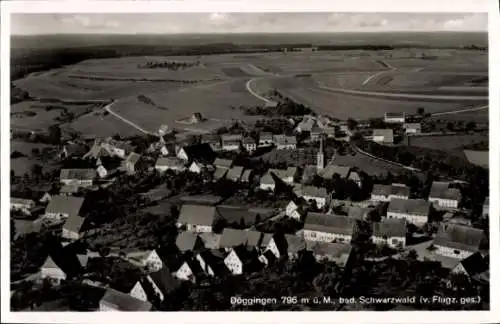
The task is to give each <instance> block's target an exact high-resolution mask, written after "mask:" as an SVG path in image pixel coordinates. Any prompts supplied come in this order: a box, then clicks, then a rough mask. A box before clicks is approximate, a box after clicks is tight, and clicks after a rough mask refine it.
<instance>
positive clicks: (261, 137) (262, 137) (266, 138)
mask: <svg viewBox="0 0 500 324" xmlns="http://www.w3.org/2000/svg"><path fill="white" fill-rule="evenodd" d="M272 140H273V134H271V133H267V132H261V133H260V134H259V141H272Z"/></svg>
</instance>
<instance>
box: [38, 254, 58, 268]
mask: <svg viewBox="0 0 500 324" xmlns="http://www.w3.org/2000/svg"><path fill="white" fill-rule="evenodd" d="M41 268H44V269H61V268H60V267H59V266H58V265H57V264H56V263H55V262H54V259H52V257H51V256H50V255H49V256H48V257H47V259H45V262H44V263H43V265H42V266H41Z"/></svg>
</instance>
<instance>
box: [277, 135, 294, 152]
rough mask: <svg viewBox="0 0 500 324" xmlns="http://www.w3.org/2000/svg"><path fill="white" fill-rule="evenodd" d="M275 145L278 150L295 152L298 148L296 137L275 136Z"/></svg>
mask: <svg viewBox="0 0 500 324" xmlns="http://www.w3.org/2000/svg"><path fill="white" fill-rule="evenodd" d="M273 141H274V143H276V148H277V149H278V150H294V149H296V148H297V139H296V138H295V136H287V135H274V137H273Z"/></svg>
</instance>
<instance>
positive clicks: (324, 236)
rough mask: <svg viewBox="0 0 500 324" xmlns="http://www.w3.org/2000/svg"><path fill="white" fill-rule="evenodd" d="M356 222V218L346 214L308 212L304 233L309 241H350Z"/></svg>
mask: <svg viewBox="0 0 500 324" xmlns="http://www.w3.org/2000/svg"><path fill="white" fill-rule="evenodd" d="M355 224H356V221H355V220H354V219H352V218H349V217H345V216H339V215H331V214H323V213H307V216H306V219H305V222H304V229H303V234H304V238H305V239H306V240H308V241H319V242H332V241H338V242H343V243H349V242H350V241H351V239H352V235H353V233H354V230H355Z"/></svg>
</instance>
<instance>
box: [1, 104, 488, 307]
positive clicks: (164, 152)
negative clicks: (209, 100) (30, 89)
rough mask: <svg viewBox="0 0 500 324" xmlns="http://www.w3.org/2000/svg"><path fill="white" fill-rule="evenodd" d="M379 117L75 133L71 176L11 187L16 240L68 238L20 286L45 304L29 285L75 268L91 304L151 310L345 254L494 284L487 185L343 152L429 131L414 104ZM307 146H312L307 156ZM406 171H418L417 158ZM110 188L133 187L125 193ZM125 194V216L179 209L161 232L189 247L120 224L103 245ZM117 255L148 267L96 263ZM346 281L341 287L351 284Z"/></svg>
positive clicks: (70, 274)
mask: <svg viewBox="0 0 500 324" xmlns="http://www.w3.org/2000/svg"><path fill="white" fill-rule="evenodd" d="M193 118H197V119H200V117H199V116H193ZM378 124H379V125H382V126H383V127H381V128H373V127H372V125H371V124H370V122H368V121H354V120H349V121H336V120H331V119H330V118H328V117H326V116H313V115H310V116H303V117H301V118H298V119H296V120H290V121H289V124H288V125H287V128H288V130H287V131H286V132H283V133H276V132H274V133H273V132H271V131H270V130H266V131H262V129H250V130H249V129H242V128H241V127H239V126H238V125H236V126H234V127H233V128H231V129H225V130H223V131H222V132H218V133H214V134H206V135H205V134H203V135H193V136H189V137H188V136H184V138H181V139H179V138H178V137H176V135H177V134H175V133H173V132H172V131H171V130H169V129H168V127H162V128H161V129H160V130H159V131H158V134H157V136H156V137H154V136H149V137H148V138H147V139H145V140H144V141H143V142H141V145H140V146H137V145H136V146H134V143H133V142H134V141H129V140H124V139H115V138H107V139H99V138H96V139H93V140H90V141H89V140H87V141H84V140H82V139H78V138H77V139H71V140H65V141H63V142H62V143H61V145H60V148H61V149H60V151H59V152H57V157H54V159H56V160H57V161H59V163H61V164H63V165H64V166H65V167H62V168H61V169H60V170H56V171H55V172H56V173H55V174H56V175H57V173H58V174H59V176H58V179H56V180H54V183H52V184H51V185H50V186H46V187H47V190H46V191H43V190H41V191H40V190H38V191H37V190H36V189H35V188H37V187H38V186H37V184H36V180H34V178H30V184H32V186H31V187H32V189H33V190H29V195H27V194H25V195H23V194H22V192H20V191H19V190H18V191H15V190H14V191H13V192H12V196H11V201H10V206H11V219H13V220H14V221H13V222H11V225H13V224H14V226H13V227H14V228H15V229H14V233H15V236H16V238H14V237H12V238H11V239H12V240H14V239H18V238H19V237H21V239H23V237H27V236H30V235H31V236H36V235H40V233H42V232H43V233H49V234H47V235H49V236H50V237H51V239H50V240H51V242H56V243H55V245H56V246H57V247H56V248H50V249H42V250H43V251H45V252H44V253H45V254H46V255H45V256H43V260H41V261H42V262H41V264H39V269H38V271H33V273H31V274H24V276H19V277H18V278H13V279H12V293H11V296H12V298H13V299H15V298H17V299H16V300H17V303H18V304H19V305H20V306H19V307H20V309H25V308H29V307H31V309H35V310H36V309H37V308H36V307H41V306H40V305H42V306H43V303H42V302H34V301H27V299H29V298H28V297H26V296H23V295H22V293H18V295H16V291H17V292H19V291H20V290H22V289H27V288H26V287H27V286H26V285H28V286H29V287H31V288H28V289H33V288H32V287H34V286H37V285H38V286H43V287H46V286H49V287H60V286H63V285H65V282H67V281H75V280H76V281H78V282H79V283H80V284H82V285H87V286H90V287H94V288H95V289H98V290H99V291H100V292H101V295H102V296H101V297H100V298H98V300H97V304H94V305H93V306H92V307H90V306H89V308H90V309H89V310H101V311H109V310H115V311H149V310H154V309H158V308H161V307H160V306H159V305H162V303H165V302H166V300H167V299H172V298H174V299H175V298H176V297H175V291H176V289H178V287H179V286H181V285H182V284H183V283H189V284H191V285H194V286H203V285H210V280H211V279H210V278H228V277H237V276H244V275H249V274H252V273H259V272H261V271H264V270H265V269H268V270H269V269H272V268H273V266H275V265H276V264H283V262H288V261H290V260H302V262H307V266H311V265H312V264H313V263H318V264H333V263H334V264H335V265H336V267H338V269H340V270H339V271H340V273H345V274H346V276H353V278H354V279H352V280H356V279H355V275H353V274H352V273H353V268H355V267H357V266H359V263H360V262H363V261H370V262H383V261H384V260H387V259H388V258H391V259H405V258H413V259H414V261H415V262H430V261H432V262H439V263H440V264H441V267H442V268H443V269H445V270H446V271H448V273H449V274H448V275H447V276H445V277H443V278H439V279H440V281H442V282H444V284H445V285H446V286H447V287H451V288H450V289H452V290H453V289H454V288H453V287H454V284H453V283H454V282H455V281H453V280H451V279H450V278H451V277H456V276H459V277H460V278H465V279H464V280H466V281H467V282H468V283H469V284H470V285H472V286H482V285H487V284H489V270H488V269H489V266H488V264H489V261H488V257H489V250H488V239H487V237H488V235H487V233H488V232H487V230H488V229H487V228H484V227H483V226H482V225H478V223H480V224H484V223H485V224H487V219H488V213H489V206H488V205H489V202H488V197H483V201H484V203H483V205H482V210H481V211H480V212H479V214H478V212H477V210H475V209H474V208H472V207H470V206H469V207H467V208H466V207H464V200H465V199H466V198H467V197H464V195H463V193H462V192H463V190H462V189H463V188H464V187H465V188H466V187H467V185H468V184H467V182H465V181H462V180H458V179H457V180H455V179H450V178H449V177H442V178H439V175H435V176H434V177H433V179H431V180H429V179H424V180H423V181H421V182H419V181H418V180H415V178H416V177H414V178H411V179H412V180H414V181H417V184H416V185H412V187H411V186H410V185H409V184H408V183H400V182H398V180H397V179H396V178H394V177H391V178H387V179H384V180H382V179H373V178H371V177H370V176H369V175H367V174H366V173H365V172H364V170H362V169H359V168H354V167H352V166H347V165H343V164H338V162H337V157H339V156H341V155H355V154H369V153H367V152H364V151H362V150H361V148H360V147H359V146H358V145H356V140H362V141H368V142H374V143H377V144H379V145H388V146H393V145H397V144H396V143H395V141H396V140H395V138H398V137H399V138H407V137H411V136H414V135H415V134H420V133H421V132H422V128H421V124H420V123H419V122H418V118H415V117H411V116H405V114H404V113H402V114H394V113H392V114H391V113H387V114H386V115H385V116H384V118H383V119H382V120H381V121H379V122H378ZM135 142H136V143H137V139H136V140H135ZM304 148H308V149H309V150H308V151H307V152H308V153H304V154H303V155H305V156H302V155H301V154H300V152H303V151H304ZM311 148H312V151H311ZM269 152H274V153H275V154H278V155H279V154H289V155H290V154H291V153H294V154H296V155H297V156H299V157H300V158H297V159H296V161H293V162H292V163H282V162H280V163H274V164H273V162H272V161H267V160H266V161H264V160H263V159H262V158H261V157H262V156H263V155H265V154H269ZM404 169H405V172H407V173H409V174H413V170H414V168H413V169H412V168H411V167H406V168H404ZM417 171H418V170H417ZM36 179H38V180H39V182H46V183H47V182H50V181H51V180H47V179H44V177H43V176H41V175H38V176H37V177H36ZM406 180H408V179H406ZM403 181H404V179H402V180H401V182H403ZM407 182H411V181H410V180H408V181H407ZM132 183H133V184H134V185H132ZM424 186H425V189H424V190H421V189H422V188H417V189H418V190H415V187H424ZM14 187H15V186H14ZM125 187H126V188H127V190H125V189H123V188H125ZM461 188H462V189H461ZM25 192H26V190H25ZM109 192H120V193H121V195H122V196H123V197H121V198H120V199H122V198H123V199H122V200H119V199H118V198H116V197H117V196H118V194H117V195H115V196H113V195H112V194H109ZM104 193H107V194H104ZM27 196H30V197H27ZM103 197H107V198H106V199H104V198H103ZM113 197H114V198H113ZM132 197H134V198H133V199H134V200H133V202H130V201H129V200H127V199H132ZM101 198H102V201H101V200H100V199H101ZM115 198H116V199H115ZM136 198H137V199H136ZM125 201H128V202H130V206H127V207H126V208H128V209H127V210H123V211H121V215H120V216H122V217H128V216H129V215H128V214H138V213H139V214H140V213H147V214H148V215H149V216H148V217H151V215H153V217H156V218H158V219H164V218H167V217H170V218H171V220H170V221H171V223H172V224H174V225H175V228H174V230H172V231H169V232H165V233H162V234H161V235H163V236H169V237H168V238H166V239H165V240H167V241H170V242H173V244H175V247H176V250H177V251H175V252H172V253H171V254H169V255H165V252H161V251H160V250H162V247H161V246H156V247H155V246H148V247H147V248H137V247H135V248H133V249H130V248H128V247H125V246H124V244H122V243H123V242H124V240H127V237H119V236H118V237H114V238H113V239H110V240H107V241H106V240H104V242H106V243H100V244H92V242H94V241H96V240H102V237H103V236H104V237H105V236H106V235H111V234H109V233H110V232H113V231H114V230H119V228H118V227H117V228H116V229H114V228H113V225H110V224H115V222H116V219H117V218H118V217H117V216H116V215H112V214H110V213H109V212H107V211H110V210H118V209H119V208H121V207H120V206H121V204H122V203H123V202H125ZM98 202H99V204H98ZM124 204H125V203H124ZM89 206H90V207H89ZM124 206H125V205H124ZM101 208H102V210H100V209H101ZM123 208H125V207H123ZM473 213H476V214H477V215H473V216H471V214H473ZM148 219H149V218H148ZM473 220H474V221H473ZM478 220H482V221H483V222H478ZM138 222H141V221H140V220H139V221H138ZM144 222H146V224H143V225H144V226H145V228H147V226H148V225H147V221H144ZM486 226H487V225H486ZM22 231H24V232H22ZM137 231H138V232H140V231H142V227H141V228H140V229H139V227H138V228H137ZM11 233H13V232H12V230H11ZM113 233H114V234H113V235H114V236H116V235H117V233H116V232H113ZM121 234H122V235H123V236H125V235H129V234H130V233H121ZM44 235H45V234H44ZM118 235H120V233H119V232H118ZM134 235H135V233H134ZM172 236H173V237H172ZM54 237H55V238H54ZM113 241H114V242H113ZM120 242H121V243H120ZM51 244H52V243H51ZM125 245H126V244H125ZM146 245H147V244H146ZM51 246H52V245H51ZM75 246H78V248H75ZM174 255H175V256H174ZM306 256H308V257H309V258H306ZM105 259H109V260H111V259H113V260H118V261H116V262H125V263H127V264H129V265H130V267H131V268H133V269H134V271H135V270H137V271H136V272H134V274H137V275H130V276H128V275H127V276H123V277H121V278H120V284H116V280H115V279H117V278H112V277H109V276H106V275H104V274H103V275H102V276H97V277H99V278H97V277H96V276H95V275H90V274H92V273H94V272H99V267H100V265H99V264H100V262H105V261H103V260H105ZM287 260H288V261H287ZM304 260H307V261H304ZM23 262H26V261H23ZM113 262H115V261H113ZM93 263H94V265H92V264H93ZM95 264H97V265H95ZM113 264H114V263H112V265H113ZM117 264H118V263H117ZM21 268H22V266H21ZM75 269H76V270H75ZM92 269H94V270H92ZM96 269H97V270H96ZM32 270H33V269H32ZM354 270H355V269H354ZM111 273H112V271H111ZM347 274H348V275H347ZM342 280H345V279H339V280H338V281H337V282H335V283H334V288H333V291H335V292H338V293H340V292H343V281H342ZM19 287H24V288H19ZM455 290H456V289H455ZM16 296H17V297H16ZM260 297H263V298H265V297H267V296H260Z"/></svg>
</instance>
